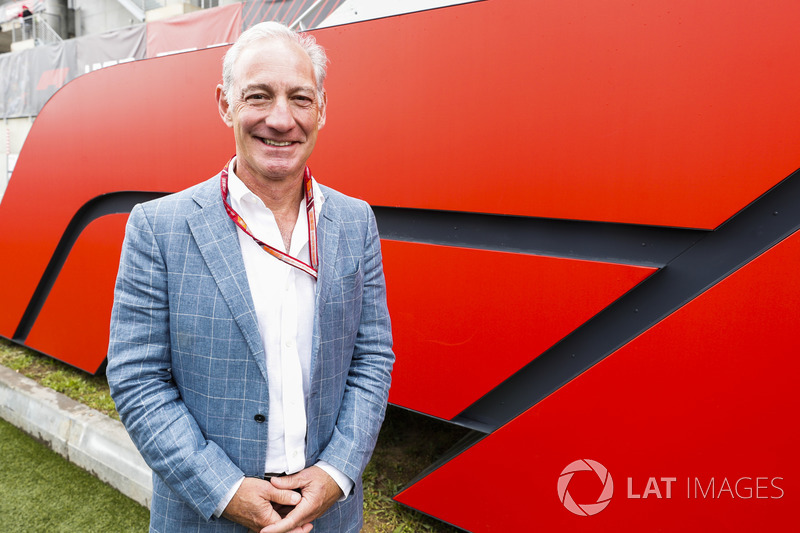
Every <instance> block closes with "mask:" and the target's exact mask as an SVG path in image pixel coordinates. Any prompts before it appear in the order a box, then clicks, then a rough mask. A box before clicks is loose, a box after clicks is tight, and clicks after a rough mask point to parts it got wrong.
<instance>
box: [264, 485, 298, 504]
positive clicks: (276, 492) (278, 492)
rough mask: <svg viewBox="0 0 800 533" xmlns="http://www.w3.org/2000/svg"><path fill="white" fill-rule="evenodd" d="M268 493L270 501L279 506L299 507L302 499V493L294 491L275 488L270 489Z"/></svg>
mask: <svg viewBox="0 0 800 533" xmlns="http://www.w3.org/2000/svg"><path fill="white" fill-rule="evenodd" d="M268 493H269V494H268V497H269V500H270V501H271V502H273V503H276V504H279V505H289V506H293V505H297V504H298V503H300V500H301V499H302V496H300V493H298V492H295V491H293V490H284V489H282V488H278V487H274V486H273V487H270V489H269V491H268Z"/></svg>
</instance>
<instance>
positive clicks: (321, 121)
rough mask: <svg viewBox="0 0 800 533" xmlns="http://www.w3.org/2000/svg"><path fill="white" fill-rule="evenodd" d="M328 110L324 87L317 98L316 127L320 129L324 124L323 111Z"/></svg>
mask: <svg viewBox="0 0 800 533" xmlns="http://www.w3.org/2000/svg"><path fill="white" fill-rule="evenodd" d="M327 110H328V93H327V92H325V89H323V90H322V95H320V99H319V117H317V128H318V129H322V127H323V126H324V125H325V119H326V116H325V113H326V111H327Z"/></svg>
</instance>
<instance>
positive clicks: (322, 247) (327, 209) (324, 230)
mask: <svg viewBox="0 0 800 533" xmlns="http://www.w3.org/2000/svg"><path fill="white" fill-rule="evenodd" d="M333 203H334V202H333V201H331V200H330V199H329V198H326V199H325V202H324V203H323V204H322V212H321V213H320V221H319V223H318V224H317V239H318V240H319V270H318V272H317V299H316V302H315V304H314V319H315V321H316V322H319V319H320V317H321V312H322V309H324V308H325V301H326V300H327V298H328V294H329V293H330V291H331V281H332V279H333V275H334V266H335V265H336V254H337V253H338V250H339V229H340V227H339V217H338V216H337V212H336V208H335V206H333V205H331V204H333ZM315 330H316V328H315ZM312 356H316V350H315V351H314V353H313V354H312Z"/></svg>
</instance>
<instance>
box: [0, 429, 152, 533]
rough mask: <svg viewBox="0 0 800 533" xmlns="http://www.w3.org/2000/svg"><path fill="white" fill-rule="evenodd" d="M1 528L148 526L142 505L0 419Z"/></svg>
mask: <svg viewBox="0 0 800 533" xmlns="http://www.w3.org/2000/svg"><path fill="white" fill-rule="evenodd" d="M0 457H2V468H0V516H2V519H0V523H2V526H0V528H1V529H2V531H4V532H9V533H12V532H17V531H19V532H22V531H26V532H27V531H48V532H64V533H67V532H68V533H80V532H84V531H86V532H94V531H97V532H105V531H115V532H117V533H123V532H126V531H136V532H142V531H147V527H148V522H149V514H148V512H147V509H145V508H144V507H142V506H141V505H139V504H138V503H136V502H134V501H133V500H131V499H129V498H127V497H125V496H123V495H122V494H120V493H119V492H118V491H117V490H115V489H113V488H111V487H109V486H108V485H106V484H104V483H103V482H102V481H100V480H99V479H97V478H96V477H94V476H92V475H91V474H89V473H87V472H85V471H84V470H82V469H80V468H79V467H77V466H75V465H73V464H72V463H69V462H67V461H65V460H64V459H63V458H62V457H61V456H60V455H58V454H57V453H55V452H54V451H52V450H50V449H49V448H47V447H46V446H45V445H43V444H41V443H39V442H37V441H35V440H33V439H32V438H30V437H28V436H27V435H26V434H24V433H23V432H21V431H20V430H18V429H17V428H15V427H14V426H12V425H11V424H9V423H8V422H6V421H5V420H2V419H0Z"/></svg>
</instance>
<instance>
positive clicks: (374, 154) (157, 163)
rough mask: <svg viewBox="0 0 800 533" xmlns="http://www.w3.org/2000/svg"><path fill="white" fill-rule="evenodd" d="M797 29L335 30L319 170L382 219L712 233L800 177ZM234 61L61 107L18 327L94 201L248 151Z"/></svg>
mask: <svg viewBox="0 0 800 533" xmlns="http://www.w3.org/2000/svg"><path fill="white" fill-rule="evenodd" d="M798 26H800V5H798V4H797V2H794V1H792V0H781V1H778V0H776V1H775V2H770V3H764V2H755V1H748V2H737V3H735V4H731V3H730V2H727V1H724V0H709V1H708V2H703V3H701V4H698V3H697V2H689V1H680V2H670V3H667V4H665V3H630V2H622V1H619V0H612V1H608V2H596V1H594V0H567V1H564V0H541V1H537V2H529V1H524V0H489V1H486V2H477V3H473V4H465V5H459V6H454V7H451V8H444V9H438V10H433V11H427V12H421V13H415V14H410V15H405V16H400V17H390V18H387V19H382V20H376V21H370V22H365V23H360V24H354V25H349V26H343V27H338V28H330V29H326V30H321V31H319V32H317V35H318V37H319V39H320V41H321V42H322V43H323V44H324V45H325V46H326V47H327V48H328V49H329V51H330V56H331V59H332V61H331V73H330V78H329V80H330V82H329V86H328V89H329V94H330V102H331V103H330V106H329V116H328V126H327V127H326V128H325V130H324V131H323V134H322V138H321V140H320V143H319V144H318V152H317V154H315V156H314V158H313V161H314V162H313V165H312V167H313V168H314V170H315V172H316V173H317V175H318V176H320V178H321V181H322V182H324V183H327V184H330V185H333V186H336V187H339V188H341V189H343V190H344V191H346V192H349V193H351V194H354V195H356V196H359V197H362V198H365V199H367V200H368V201H369V202H370V203H372V204H375V205H397V206H408V207H418V208H435V209H450V210H459V211H476V212H495V213H514V214H520V215H530V216H543V217H557V218H567V219H569V218H573V219H589V220H609V221H621V222H630V223H642V224H663V225H670V226H693V227H705V228H712V227H715V226H717V225H718V224H719V223H720V222H722V221H723V220H725V219H726V218H728V217H729V216H730V215H732V214H733V213H735V212H736V211H737V210H738V209H740V208H741V207H743V206H744V205H746V204H748V203H749V202H750V201H752V200H753V199H754V198H755V197H756V196H757V195H759V194H760V193H761V192H763V191H765V190H766V189H768V188H769V187H770V186H772V185H773V184H774V183H776V182H777V181H779V180H780V179H782V178H783V177H784V176H786V175H787V174H788V173H790V172H791V171H793V170H794V169H795V168H797V167H798V166H800V129H799V128H797V126H796V125H797V124H798V123H800V107H799V106H797V105H794V104H793V103H794V102H796V95H797V94H799V93H800V55H798V54H796V53H795V51H796V49H797V45H798V42H799V41H800V37H798V33H797V31H796V28H797V27H798ZM409 36H413V39H411V38H409ZM364 43H369V46H365V45H364ZM223 52H224V49H222V48H217V49H210V50H204V51H201V52H195V53H190V54H179V55H175V56H169V57H164V58H159V59H153V60H146V61H137V62H133V63H127V64H123V65H118V66H116V67H111V68H107V69H102V70H100V71H96V72H93V73H91V74H88V75H85V76H81V77H79V78H78V79H76V80H74V81H73V82H71V83H68V84H67V85H66V86H65V87H63V88H62V89H61V90H60V91H59V92H57V93H56V95H55V96H54V97H53V98H52V99H51V100H50V102H49V103H48V104H47V105H46V106H45V108H44V109H43V111H42V112H41V114H40V115H39V116H38V117H37V119H36V122H35V123H34V127H33V129H32V130H31V132H30V134H29V136H28V138H27V140H26V142H25V145H24V147H23V150H22V153H21V154H20V158H19V161H18V162H17V165H16V169H15V172H14V177H13V179H12V180H11V183H10V185H9V188H8V190H7V191H6V196H5V198H4V200H3V202H2V204H0V235H2V236H3V237H2V239H1V240H0V257H19V258H24V260H20V261H3V262H0V280H8V281H5V282H3V285H2V286H1V287H0V291H2V295H3V302H4V305H3V306H0V334H2V335H5V336H11V335H13V332H14V331H15V329H16V327H17V325H18V324H19V320H20V318H21V316H22V313H23V311H24V309H25V307H26V306H27V304H28V301H29V299H30V297H31V295H32V293H33V290H34V288H35V286H36V284H37V283H38V281H39V279H40V277H41V275H42V272H43V271H44V268H45V265H46V264H47V261H48V260H49V258H50V256H51V255H52V252H53V250H54V248H55V245H56V243H57V241H58V239H59V238H60V237H61V235H62V233H63V231H64V228H65V227H66V225H67V223H68V221H69V220H70V218H71V217H72V216H73V215H74V213H75V212H76V211H77V210H78V209H79V208H80V206H82V205H83V204H84V203H85V202H86V201H88V200H89V199H91V198H94V197H96V196H98V195H100V194H105V193H108V192H113V191H119V190H168V191H169V190H178V189H181V188H183V187H186V186H188V185H190V184H193V183H196V182H198V181H201V180H202V179H204V178H206V177H208V176H210V175H212V174H214V173H215V172H217V171H218V170H219V169H220V168H221V166H222V165H223V164H224V161H225V160H226V159H227V158H228V157H229V156H230V155H231V154H232V153H233V139H232V135H231V133H230V131H229V130H227V129H226V128H225V127H224V125H223V124H222V122H221V120H220V119H219V117H218V115H217V111H216V106H215V104H214V99H213V90H214V87H215V85H216V83H217V82H218V81H219V79H220V76H221V75H220V59H221V56H222V53H223ZM44 155H46V157H45V156H44ZM32 198H35V199H36V204H37V209H36V213H35V216H31V215H30V213H29V212H28V210H29V209H30V201H31V199H32ZM22 225H24V227H25V231H24V232H20V231H18V230H17V228H19V227H20V226H22Z"/></svg>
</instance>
